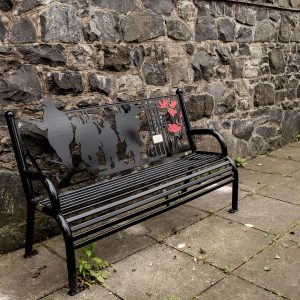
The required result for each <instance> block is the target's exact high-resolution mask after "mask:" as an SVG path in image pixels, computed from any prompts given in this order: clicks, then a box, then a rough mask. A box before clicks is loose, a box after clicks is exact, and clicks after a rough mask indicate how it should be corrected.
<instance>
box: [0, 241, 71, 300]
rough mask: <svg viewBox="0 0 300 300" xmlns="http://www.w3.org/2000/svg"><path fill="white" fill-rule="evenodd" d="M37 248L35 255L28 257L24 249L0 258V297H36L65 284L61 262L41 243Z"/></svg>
mask: <svg viewBox="0 0 300 300" xmlns="http://www.w3.org/2000/svg"><path fill="white" fill-rule="evenodd" d="M36 249H37V250H38V252H39V253H38V255H35V256H33V257H31V258H27V259H25V258H23V254H24V250H23V249H22V250H18V251H15V252H12V253H9V254H7V255H3V256H2V257H1V259H0V270H1V272H0V295H1V294H2V295H3V296H2V295H1V297H0V299H2V298H4V299H5V296H6V297H7V299H9V300H20V299H22V300H27V299H28V300H33V299H38V298H40V297H43V296H45V295H46V294H48V293H51V292H54V291H56V290H58V289H60V288H62V287H63V286H64V285H66V284H67V282H68V278H67V269H66V267H65V264H64V261H63V260H62V259H61V258H59V257H57V256H56V255H54V254H53V253H51V252H50V251H48V250H47V249H46V248H44V247H43V246H39V247H36Z"/></svg>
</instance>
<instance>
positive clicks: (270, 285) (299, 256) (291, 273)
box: [234, 239, 300, 300]
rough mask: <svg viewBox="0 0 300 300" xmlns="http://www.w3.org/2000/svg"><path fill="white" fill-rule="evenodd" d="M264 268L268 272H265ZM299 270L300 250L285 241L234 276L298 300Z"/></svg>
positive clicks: (268, 250) (252, 260)
mask: <svg viewBox="0 0 300 300" xmlns="http://www.w3.org/2000/svg"><path fill="white" fill-rule="evenodd" d="M275 257H280V258H279V259H275ZM265 267H267V268H268V270H269V271H265ZM299 270H300V248H299V246H298V245H297V244H296V243H294V242H291V241H288V240H286V239H285V240H282V241H279V242H277V243H276V244H275V245H273V246H271V247H269V248H268V249H266V250H264V251H263V252H261V253H260V254H259V255H257V256H256V257H255V258H253V259H251V260H250V261H248V262H247V263H246V264H244V265H243V266H242V267H240V268H239V269H237V270H236V271H235V272H234V274H237V275H238V276H240V277H242V278H244V279H247V280H249V281H251V282H254V283H256V284H257V285H260V286H262V287H265V288H267V289H270V290H272V291H274V292H276V293H278V294H280V295H282V296H285V297H288V298H289V299H293V300H298V299H299V294H300V293H299V282H300V272H299Z"/></svg>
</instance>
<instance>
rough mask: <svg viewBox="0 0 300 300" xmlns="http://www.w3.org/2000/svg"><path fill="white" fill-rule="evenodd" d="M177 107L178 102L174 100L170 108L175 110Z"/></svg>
mask: <svg viewBox="0 0 300 300" xmlns="http://www.w3.org/2000/svg"><path fill="white" fill-rule="evenodd" d="M176 105H177V101H176V100H172V101H171V102H170V103H169V107H170V108H175V107H176Z"/></svg>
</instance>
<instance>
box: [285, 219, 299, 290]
mask: <svg viewBox="0 0 300 300" xmlns="http://www.w3.org/2000/svg"><path fill="white" fill-rule="evenodd" d="M287 238H288V239H289V240H290V241H294V242H296V243H297V244H298V245H299V246H300V224H298V225H297V226H296V227H294V228H293V229H291V230H290V231H289V233H288V234H287ZM299 293H300V292H299Z"/></svg>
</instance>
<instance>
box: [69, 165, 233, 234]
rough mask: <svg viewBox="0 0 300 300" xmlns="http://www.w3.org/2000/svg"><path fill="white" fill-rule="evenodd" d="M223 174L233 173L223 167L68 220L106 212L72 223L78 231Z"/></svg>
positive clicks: (72, 228)
mask: <svg viewBox="0 0 300 300" xmlns="http://www.w3.org/2000/svg"><path fill="white" fill-rule="evenodd" d="M224 166H226V163H224V164H223V165H222V167H224ZM212 170H213V168H209V171H212ZM201 174H203V172H197V173H195V174H193V176H191V175H189V176H186V177H185V178H182V179H179V180H174V181H173V182H169V183H167V184H165V185H164V186H165V187H166V186H174V185H175V184H178V183H182V182H184V181H185V180H188V179H193V178H195V177H198V176H200V175H201ZM222 175H223V176H225V177H226V176H229V177H230V176H231V175H232V174H231V169H230V167H228V168H226V169H222V170H220V171H218V172H216V173H214V174H209V175H207V176H205V177H203V178H199V179H194V180H193V181H191V182H187V183H183V184H182V185H180V186H175V187H173V188H172V189H171V190H167V191H165V192H163V189H164V188H163V187H161V186H160V187H157V188H155V189H152V191H151V192H150V193H147V192H148V191H147V192H142V193H140V194H138V195H136V196H134V197H129V198H128V199H123V200H120V201H117V202H113V203H111V204H108V205H106V206H104V207H100V208H98V209H95V210H93V211H89V212H87V213H83V214H81V215H78V216H76V217H74V218H72V220H69V219H67V221H68V222H69V223H72V222H74V221H76V220H80V219H84V218H86V217H89V216H91V215H94V214H97V213H100V212H104V214H103V215H101V216H99V217H97V216H96V217H95V218H93V219H89V220H88V221H84V220H83V221H82V222H81V223H80V224H78V225H75V226H72V225H71V230H72V231H76V230H79V229H81V228H84V227H87V226H90V225H93V224H95V223H98V222H101V221H105V220H107V219H110V218H112V217H115V216H117V215H120V214H122V213H124V212H127V211H129V210H133V209H135V208H138V207H140V206H144V205H147V204H151V203H152V202H155V201H156V200H159V199H161V198H163V197H166V196H168V195H171V194H174V193H176V192H179V191H181V190H184V189H187V188H189V187H191V186H193V185H199V184H201V183H204V185H205V183H206V182H207V181H209V182H211V180H213V178H218V177H220V176H222ZM157 190H158V191H161V192H160V193H159V194H158V195H154V196H151V197H149V198H146V199H145V200H141V201H138V202H135V203H133V204H129V205H127V206H125V207H122V208H120V209H116V210H114V211H111V212H107V210H109V209H112V208H114V207H118V206H120V205H121V204H124V203H126V202H129V203H130V202H131V201H132V200H133V199H139V198H141V197H143V196H145V195H149V194H150V195H151V194H152V193H153V192H156V191H157ZM168 201H170V200H169V199H167V200H165V202H168Z"/></svg>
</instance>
